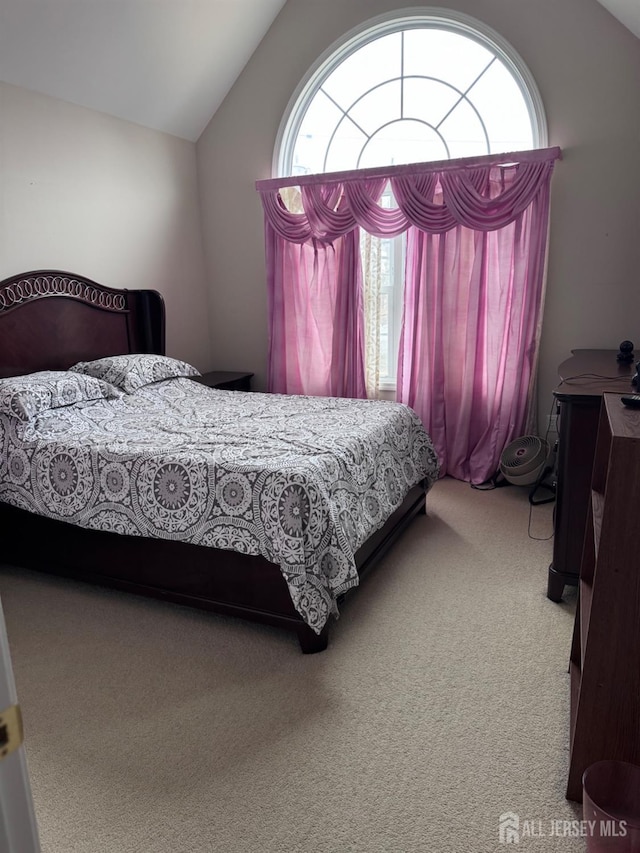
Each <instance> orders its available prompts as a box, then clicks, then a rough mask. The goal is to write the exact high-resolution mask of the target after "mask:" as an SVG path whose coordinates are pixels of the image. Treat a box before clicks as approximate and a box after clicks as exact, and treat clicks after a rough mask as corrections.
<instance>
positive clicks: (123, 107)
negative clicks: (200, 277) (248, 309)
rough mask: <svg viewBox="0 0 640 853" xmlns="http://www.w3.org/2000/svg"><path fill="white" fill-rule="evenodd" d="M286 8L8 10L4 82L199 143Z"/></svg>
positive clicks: (621, 8) (8, 4)
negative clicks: (205, 129) (277, 17)
mask: <svg viewBox="0 0 640 853" xmlns="http://www.w3.org/2000/svg"><path fill="white" fill-rule="evenodd" d="M285 2H286V0H1V5H0V80H2V81H4V82H6V83H14V84H16V85H18V86H22V87H24V88H26V89H31V90H33V91H35V92H40V93H42V94H45V95H51V96H53V97H56V98H61V99H62V100H65V101H70V102H71V103H75V104H79V105H81V106H85V107H90V108H92V109H95V110H99V111H101V112H105V113H109V114H110V115H114V116H117V117H119V118H123V119H128V120H129V121H133V122H136V123H137V124H142V125H145V126H146V127H151V128H154V129H156V130H162V131H165V132H167V133H172V134H174V135H176V136H180V137H183V138H185V139H189V140H196V139H197V138H198V137H199V136H200V134H201V133H202V131H203V130H204V128H205V127H206V125H207V123H208V121H209V119H210V118H211V116H212V115H213V114H214V113H215V111H216V110H217V108H218V107H219V106H220V104H221V103H222V101H223V99H224V97H225V95H226V94H227V92H228V91H229V89H230V88H231V86H232V85H233V83H234V82H235V80H236V78H237V77H238V75H239V74H240V72H241V71H242V69H243V68H244V66H245V65H246V63H247V61H248V60H249V58H250V56H251V54H252V53H253V51H254V50H255V48H256V47H257V45H258V44H259V43H260V40H261V39H262V38H263V36H264V35H265V33H266V32H267V30H268V29H269V27H270V26H271V24H272V23H273V21H274V19H275V18H276V16H277V15H278V12H279V11H280V9H281V8H282V7H283V6H284V4H285ZM318 2H322V0H318ZM599 2H600V3H601V4H602V5H603V6H604V7H605V8H606V9H608V10H609V11H610V12H611V13H612V14H614V15H615V16H616V17H618V18H619V19H620V21H621V22H622V23H623V24H625V26H627V27H628V28H629V29H630V30H631V31H632V32H633V33H635V35H636V36H638V37H639V38H640V0H599Z"/></svg>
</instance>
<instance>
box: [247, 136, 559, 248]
mask: <svg viewBox="0 0 640 853" xmlns="http://www.w3.org/2000/svg"><path fill="white" fill-rule="evenodd" d="M560 156H561V152H560V149H559V148H544V149H536V150H534V151H520V152H515V153H509V154H499V155H498V154H493V155H487V156H485V157H474V158H466V159H461V160H446V161H442V162H439V163H420V164H413V165H409V166H391V167H383V168H377V169H368V170H358V171H354V172H336V173H325V174H321V175H305V176H300V177H297V178H280V179H275V180H268V181H258V182H257V183H256V189H257V190H258V191H259V193H260V196H261V199H262V204H263V206H264V211H265V216H266V219H267V222H268V223H269V224H270V225H271V227H272V228H273V230H274V231H275V232H276V234H278V235H279V236H280V237H282V238H283V239H284V240H287V241H288V242H292V243H305V242H306V241H307V240H310V239H314V240H318V241H320V242H323V243H331V242H333V241H334V240H335V239H336V238H338V237H341V236H343V235H344V234H347V233H348V232H349V231H352V230H353V229H354V228H356V227H358V226H359V227H360V228H362V229H363V230H364V231H367V232H368V233H370V234H373V235H374V236H376V237H394V236H396V235H398V234H401V233H402V232H403V231H406V230H407V229H408V228H409V227H410V226H412V225H413V226H415V227H416V228H418V229H419V230H420V231H424V232H426V233H428V234H443V233H445V232H447V231H450V230H451V229H452V228H455V227H456V226H458V225H463V226H466V227H467V228H471V229H473V230H475V231H496V230H498V229H500V228H503V227H505V226H506V225H508V224H509V223H511V222H513V221H514V220H515V219H516V218H517V217H518V216H519V215H520V214H521V213H522V212H523V211H524V210H526V208H527V207H528V206H529V205H530V204H531V202H532V201H533V199H534V198H535V197H536V195H537V194H538V193H539V192H540V190H542V189H544V188H545V187H548V185H549V181H550V178H551V173H552V170H553V166H554V163H555V161H556V160H557V159H559V158H560ZM387 183H389V185H390V187H391V190H392V192H393V195H394V198H395V200H396V204H397V207H394V208H387V207H382V206H381V205H380V203H379V202H380V198H381V196H382V194H383V192H384V190H385V187H386V186H387ZM286 186H299V187H300V194H301V202H302V208H303V212H302V213H292V212H291V211H290V210H288V209H287V207H286V206H285V204H284V202H283V200H282V197H281V195H280V190H281V189H282V188H284V187H286Z"/></svg>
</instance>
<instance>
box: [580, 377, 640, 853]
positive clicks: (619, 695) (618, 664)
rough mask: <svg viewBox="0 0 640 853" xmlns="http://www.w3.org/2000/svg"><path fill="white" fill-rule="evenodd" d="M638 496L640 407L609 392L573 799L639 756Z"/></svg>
mask: <svg viewBox="0 0 640 853" xmlns="http://www.w3.org/2000/svg"><path fill="white" fill-rule="evenodd" d="M639 503H640V409H628V408H626V407H625V406H624V405H623V404H622V403H621V402H620V396H619V394H617V393H616V394H605V395H604V402H603V404H602V406H601V408H600V418H599V428H598V438H597V441H596V451H595V460H594V466H593V475H592V479H591V485H590V494H589V500H588V504H587V519H586V526H585V538H584V549H583V553H582V562H581V566H580V585H579V594H578V608H577V611H576V621H575V626H574V632H573V642H572V646H571V658H570V671H571V723H570V725H571V734H570V760H569V778H568V782H567V797H568V798H569V799H570V800H580V799H582V774H583V773H584V771H585V770H586V769H587V767H589V765H590V764H593V763H594V762H596V761H602V760H603V759H616V760H619V761H628V762H630V763H632V764H637V763H638V761H639V760H640V666H638V661H639V660H640V550H639V549H638V537H637V534H636V530H635V523H634V522H635V513H636V509H637V507H638V504H639ZM607 849H608V848H607ZM611 849H613V847H612V848H611ZM626 849H628V850H631V849H632V848H631V847H627V848H626Z"/></svg>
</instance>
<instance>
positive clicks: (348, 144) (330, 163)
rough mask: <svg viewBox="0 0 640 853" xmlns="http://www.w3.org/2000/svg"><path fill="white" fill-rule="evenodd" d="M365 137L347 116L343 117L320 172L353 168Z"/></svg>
mask: <svg viewBox="0 0 640 853" xmlns="http://www.w3.org/2000/svg"><path fill="white" fill-rule="evenodd" d="M366 142H367V137H366V136H365V135H364V133H362V131H361V130H359V129H358V128H357V127H356V126H355V124H354V123H353V122H352V121H350V120H349V119H348V118H343V119H342V121H341V122H340V124H339V125H338V129H337V130H336V134H335V136H334V137H333V139H332V141H331V143H330V145H329V147H328V149H327V159H326V161H324V162H323V164H322V169H320V171H321V172H340V171H343V170H345V171H346V170H349V169H355V168H356V167H357V165H358V157H359V156H360V152H361V151H362V149H363V147H364V145H365V144H366Z"/></svg>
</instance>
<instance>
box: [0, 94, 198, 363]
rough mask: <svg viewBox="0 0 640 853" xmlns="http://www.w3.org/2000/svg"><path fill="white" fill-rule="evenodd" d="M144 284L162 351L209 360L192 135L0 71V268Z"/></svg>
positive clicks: (2, 272)
mask: <svg viewBox="0 0 640 853" xmlns="http://www.w3.org/2000/svg"><path fill="white" fill-rule="evenodd" d="M44 268H49V269H61V270H67V271H69V272H74V273H79V274H82V275H85V276H88V277H89V278H92V279H94V280H95V281H98V282H100V283H102V284H105V285H108V286H109V287H116V288H119V287H127V288H138V287H142V288H154V289H156V290H159V291H160V292H161V293H162V295H163V296H164V299H165V302H166V308H167V352H168V354H169V355H173V356H176V357H180V358H184V359H186V360H187V361H190V362H192V363H194V364H195V365H196V366H198V367H199V368H200V369H206V368H209V367H210V366H211V364H210V341H209V324H208V303H207V299H208V295H207V287H206V281H205V274H204V255H203V249H202V232H201V227H200V211H199V202H198V185H197V169H196V153H195V145H194V144H193V143H191V142H186V141H185V140H182V139H178V138H177V137H174V136H170V135H168V134H164V133H158V132H157V131H153V130H148V129H146V128H143V127H140V126H139V125H135V124H131V123H130V122H126V121H122V120H120V119H115V118H112V117H110V116H107V115H104V114H103V113H98V112H94V111H92V110H88V109H84V108H82V107H77V106H74V105H72V104H68V103H64V102H63V101H59V100H56V99H55V98H49V97H47V96H44V95H38V94H34V93H32V92H29V91H27V90H25V89H21V88H19V87H16V86H11V85H8V84H5V83H0V278H6V277H8V276H10V275H14V274H17V273H20V272H25V271H27V270H34V269H44Z"/></svg>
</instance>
